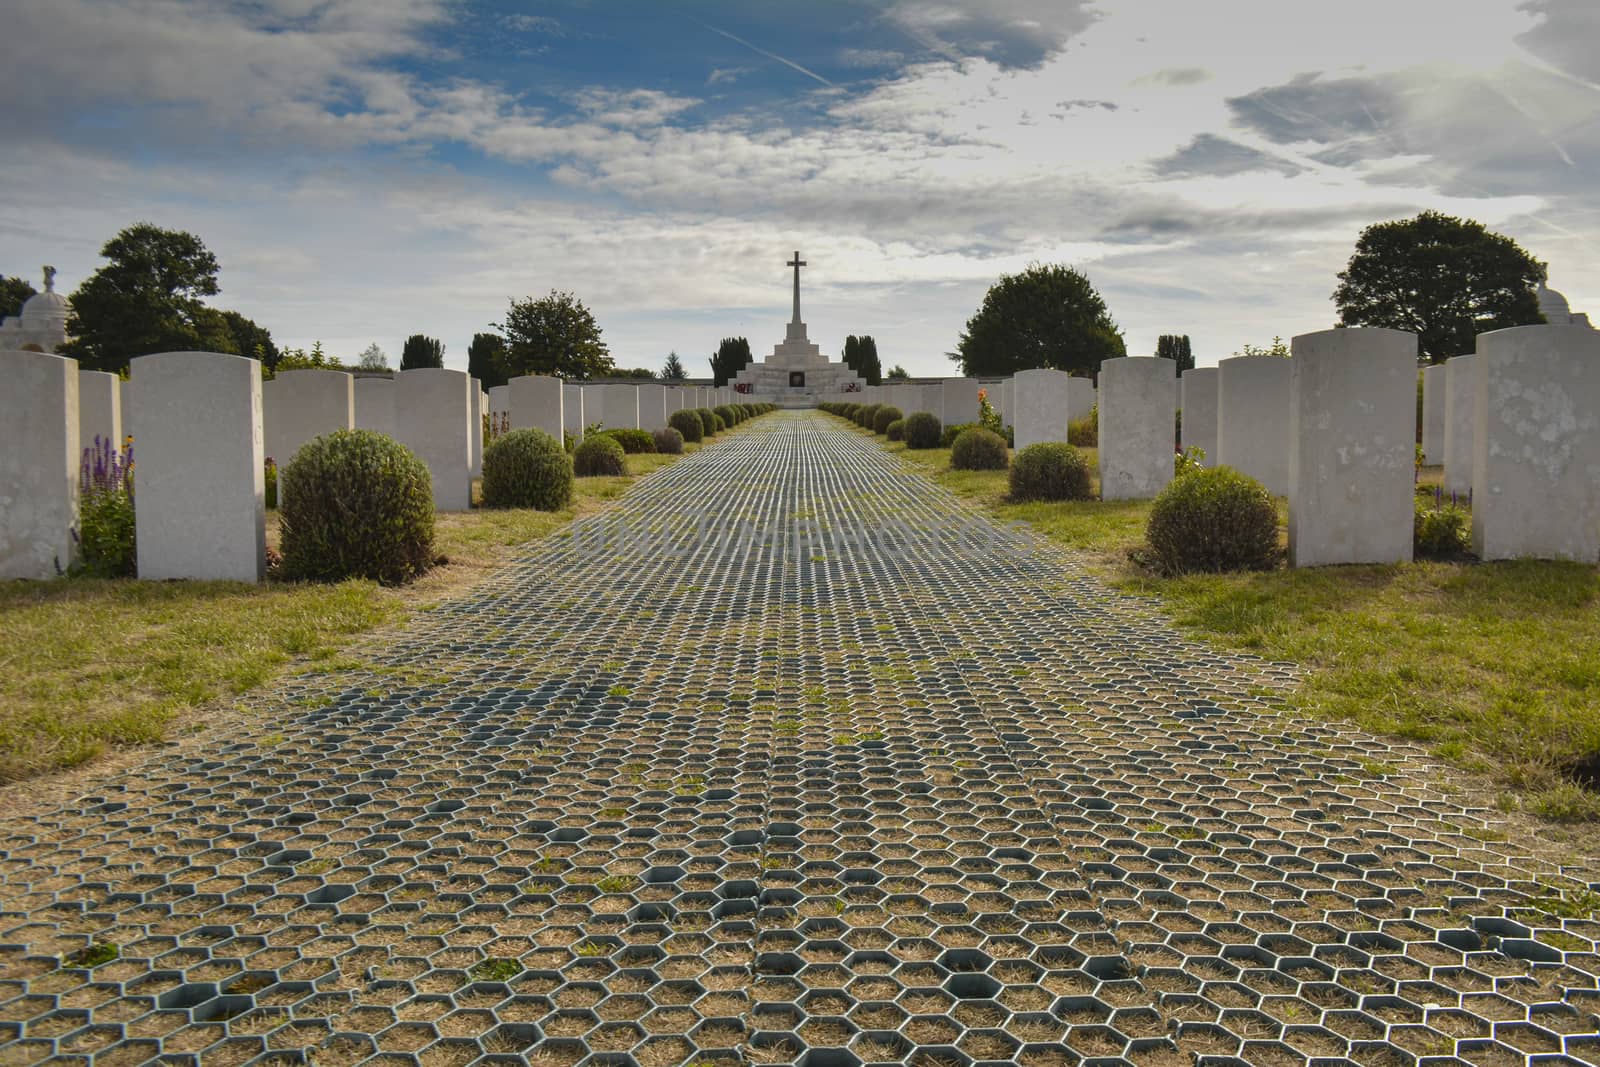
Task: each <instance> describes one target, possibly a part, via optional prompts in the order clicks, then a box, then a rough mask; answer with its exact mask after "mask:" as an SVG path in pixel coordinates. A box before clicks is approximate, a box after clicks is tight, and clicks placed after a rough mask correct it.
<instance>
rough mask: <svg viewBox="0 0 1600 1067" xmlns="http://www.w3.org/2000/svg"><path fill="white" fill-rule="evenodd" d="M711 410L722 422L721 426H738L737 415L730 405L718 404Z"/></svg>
mask: <svg viewBox="0 0 1600 1067" xmlns="http://www.w3.org/2000/svg"><path fill="white" fill-rule="evenodd" d="M711 410H712V412H713V413H715V415H716V416H717V418H719V419H721V420H722V422H723V425H725V426H728V427H730V428H732V427H734V426H737V425H739V413H738V412H736V411H734V410H733V405H732V404H718V405H717V406H716V407H714V408H712V409H711Z"/></svg>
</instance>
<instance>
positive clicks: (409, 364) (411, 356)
mask: <svg viewBox="0 0 1600 1067" xmlns="http://www.w3.org/2000/svg"><path fill="white" fill-rule="evenodd" d="M443 366H444V345H443V344H442V343H441V342H440V341H439V339H438V338H436V337H428V336H425V335H424V334H420V333H414V334H412V335H411V336H410V337H407V338H406V343H405V344H404V345H402V346H401V348H400V369H401V370H417V369H418V368H420V367H443Z"/></svg>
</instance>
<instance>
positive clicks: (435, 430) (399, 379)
mask: <svg viewBox="0 0 1600 1067" xmlns="http://www.w3.org/2000/svg"><path fill="white" fill-rule="evenodd" d="M394 387H395V388H394V422H395V430H396V434H395V438H396V440H398V441H399V442H400V443H401V444H403V445H405V446H406V447H407V448H409V449H410V450H411V451H412V452H413V453H414V454H415V455H416V457H417V458H418V459H420V460H421V461H422V462H423V463H424V464H425V465H426V466H427V468H428V474H429V475H430V476H431V477H432V479H433V506H434V508H435V509H436V510H438V511H466V510H468V509H469V508H470V507H471V506H472V443H471V441H470V440H469V437H470V434H471V430H472V419H471V414H472V403H471V398H470V397H469V396H468V393H469V392H470V391H471V388H472V379H471V378H468V377H467V372H466V371H459V370H450V369H447V368H442V367H419V368H417V369H416V370H403V371H401V372H400V373H399V374H397V375H395V379H394Z"/></svg>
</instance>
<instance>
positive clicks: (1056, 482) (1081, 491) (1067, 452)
mask: <svg viewBox="0 0 1600 1067" xmlns="http://www.w3.org/2000/svg"><path fill="white" fill-rule="evenodd" d="M1090 491H1091V490H1090V482H1089V462H1088V460H1086V459H1084V458H1083V453H1082V452H1079V451H1078V450H1077V449H1076V448H1073V447H1072V446H1071V445H1069V444H1065V443H1063V442H1060V441H1044V442H1041V443H1040V444H1036V445H1029V446H1028V447H1027V448H1024V449H1023V450H1022V451H1021V452H1018V453H1017V458H1016V459H1014V460H1012V461H1011V499H1013V500H1088V499H1090Z"/></svg>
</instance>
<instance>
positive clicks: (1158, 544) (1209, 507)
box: [1145, 467, 1278, 574]
mask: <svg viewBox="0 0 1600 1067" xmlns="http://www.w3.org/2000/svg"><path fill="white" fill-rule="evenodd" d="M1145 537H1146V538H1147V539H1148V541H1149V542H1150V551H1151V553H1152V554H1153V555H1154V557H1155V562H1156V564H1157V565H1158V566H1159V567H1160V568H1161V569H1162V570H1163V571H1165V572H1166V573H1168V574H1181V573H1183V572H1185V571H1239V570H1264V569H1266V568H1268V567H1271V566H1272V565H1273V564H1274V563H1276V562H1277V559H1278V509H1277V508H1276V507H1275V506H1274V505H1273V502H1272V495H1271V494H1270V493H1268V492H1267V490H1266V488H1265V487H1264V486H1263V485H1262V484H1261V483H1260V482H1258V481H1256V480H1255V479H1254V478H1251V477H1249V476H1248V475H1245V474H1240V473H1239V472H1238V471H1236V470H1234V469H1233V468H1232V467H1211V468H1208V469H1202V470H1196V471H1192V472H1190V473H1188V474H1184V475H1183V476H1182V477H1179V478H1175V479H1173V481H1172V483H1171V484H1170V485H1168V486H1167V487H1166V488H1165V489H1163V490H1162V491H1161V494H1160V495H1159V496H1157V497H1156V499H1155V503H1154V504H1152V505H1151V508H1150V520H1149V524H1148V525H1147V526H1146V529H1145Z"/></svg>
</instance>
